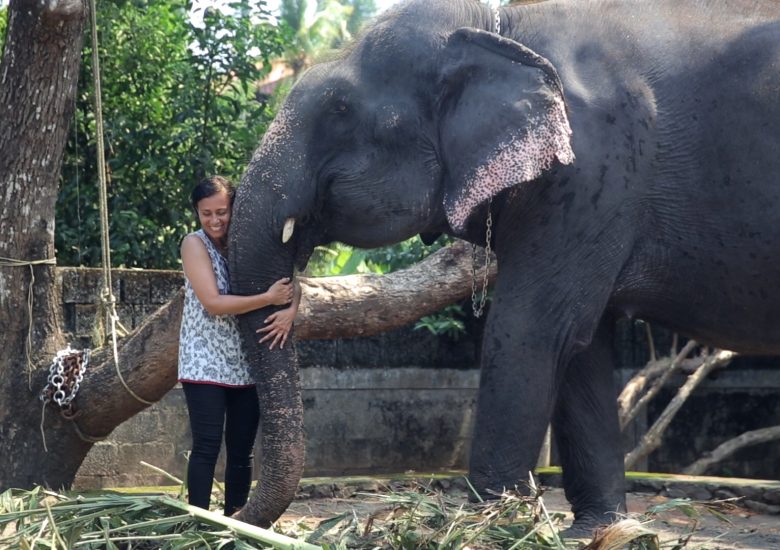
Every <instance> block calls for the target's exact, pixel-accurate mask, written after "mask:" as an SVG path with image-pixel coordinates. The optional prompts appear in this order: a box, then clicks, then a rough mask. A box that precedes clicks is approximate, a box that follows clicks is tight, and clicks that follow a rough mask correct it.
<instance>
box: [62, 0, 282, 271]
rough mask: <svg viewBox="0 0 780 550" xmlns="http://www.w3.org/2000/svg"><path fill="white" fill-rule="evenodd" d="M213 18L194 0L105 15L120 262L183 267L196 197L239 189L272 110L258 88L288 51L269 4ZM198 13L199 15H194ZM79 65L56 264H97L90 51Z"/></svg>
mask: <svg viewBox="0 0 780 550" xmlns="http://www.w3.org/2000/svg"><path fill="white" fill-rule="evenodd" d="M228 7H229V13H223V12H221V11H219V10H216V9H208V10H206V11H205V13H203V20H202V24H200V23H196V18H194V17H193V18H191V17H190V12H191V11H192V2H191V1H190V0H133V1H123V0H120V1H118V2H115V3H107V4H101V7H100V10H99V13H98V26H99V32H100V53H101V73H102V74H101V80H102V86H101V87H102V91H103V94H102V95H103V118H104V129H105V130H104V131H105V142H106V158H107V162H108V172H109V177H110V183H109V191H108V193H109V220H110V234H111V248H112V254H113V258H112V260H113V262H112V263H113V264H114V265H125V266H129V267H130V266H140V267H147V268H154V267H156V268H170V267H176V266H177V265H178V257H179V253H178V248H179V243H180V241H181V238H182V237H183V236H184V235H186V234H187V233H188V232H189V231H191V230H192V229H193V228H194V227H195V225H196V224H195V219H194V217H193V216H192V214H191V213H190V208H189V206H188V196H189V192H190V189H191V188H192V187H193V186H194V185H195V183H197V181H198V180H199V179H200V178H202V177H203V176H204V175H207V174H214V173H218V174H222V175H225V176H227V177H229V178H231V179H233V180H234V181H235V180H237V179H238V178H239V176H240V175H241V173H242V171H243V169H244V167H245V166H246V163H247V161H248V159H249V157H250V156H251V152H252V150H253V149H254V148H255V146H256V145H257V143H258V142H259V140H260V137H261V136H262V133H263V131H264V130H265V128H266V126H267V124H268V122H269V121H270V119H271V117H272V115H273V113H272V112H271V110H270V108H269V107H268V106H267V105H265V104H264V103H261V102H259V101H257V100H256V99H255V90H254V85H255V83H256V82H257V81H258V80H260V79H261V77H262V76H263V75H264V74H265V72H266V71H267V69H265V68H267V67H270V62H269V60H270V59H272V58H275V57H278V56H279V55H280V53H281V51H282V50H283V49H284V47H285V45H286V42H285V36H284V35H283V34H282V33H281V32H280V31H279V29H278V28H277V27H275V26H273V25H271V24H270V23H268V21H267V16H268V13H267V9H266V7H265V2H264V1H262V0H238V1H235V2H232V3H230V4H229V5H228ZM196 15H198V14H196ZM87 42H88V43H87V47H86V48H85V51H84V54H83V59H82V71H81V75H80V78H79V90H78V95H77V98H76V112H75V115H74V121H73V123H72V131H71V137H70V139H69V141H68V145H67V149H66V153H65V159H64V163H63V171H62V184H61V189H60V197H59V201H58V205H57V219H56V223H57V234H56V246H57V256H58V261H59V263H60V265H92V266H94V265H99V263H100V261H101V260H100V223H99V212H98V210H97V204H98V200H97V199H98V191H97V175H96V174H97V168H96V160H95V157H96V144H95V119H94V114H93V112H94V111H93V106H92V97H93V84H92V63H91V55H92V53H91V49H90V48H91V45H90V44H89V40H88V41H87Z"/></svg>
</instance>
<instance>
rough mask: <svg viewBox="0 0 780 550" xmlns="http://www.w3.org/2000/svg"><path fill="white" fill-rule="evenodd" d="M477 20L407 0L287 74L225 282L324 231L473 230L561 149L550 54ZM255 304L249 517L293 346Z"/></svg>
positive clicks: (250, 329) (279, 479) (297, 456)
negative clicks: (259, 434)
mask: <svg viewBox="0 0 780 550" xmlns="http://www.w3.org/2000/svg"><path fill="white" fill-rule="evenodd" d="M492 21H493V19H492V17H491V12H490V10H489V8H488V7H487V6H484V5H481V4H479V3H478V2H473V1H471V2H470V1H465V0H462V1H445V0H439V1H432V0H418V1H414V2H410V3H407V4H404V5H402V6H400V7H398V8H397V9H396V10H395V11H392V12H391V13H389V14H388V15H386V16H384V17H383V18H381V19H380V20H378V21H377V22H376V23H375V24H374V26H373V27H372V28H371V29H370V30H369V31H368V32H367V33H366V34H365V35H364V36H363V37H362V38H361V39H359V40H358V41H357V42H356V43H355V44H354V45H353V46H352V47H351V48H349V49H347V50H346V51H345V52H343V54H342V55H341V57H340V58H339V59H337V60H335V61H331V62H328V63H324V64H321V65H318V66H315V67H314V68H312V69H311V70H309V71H308V72H307V73H306V74H305V75H304V76H303V77H302V78H301V80H300V81H299V82H298V83H297V84H296V85H295V86H294V88H293V89H292V91H291V92H290V94H289V96H288V98H287V100H286V101H285V103H284V105H283V107H282V108H281V109H280V111H279V114H278V115H277V117H276V119H275V120H274V122H273V123H272V125H271V126H270V127H269V129H268V131H267V132H266V135H265V137H264V139H263V141H262V143H261V145H260V147H259V148H258V149H257V151H256V152H255V154H254V156H253V158H252V161H251V163H250V165H249V168H248V169H247V172H246V174H245V175H244V178H243V181H242V184H241V186H240V188H239V191H238V196H237V198H236V204H235V210H234V215H233V222H232V225H231V237H230V250H231V276H232V279H233V289H234V292H238V293H241V294H247V293H254V292H261V291H263V290H265V289H266V288H267V287H268V286H269V285H270V284H271V283H272V282H273V281H275V280H276V279H278V278H279V277H282V276H289V275H290V274H291V272H292V269H293V264H294V263H297V264H298V265H299V266H300V265H304V264H305V263H306V261H307V259H308V257H309V255H310V253H311V251H312V250H313V248H314V246H316V245H318V244H321V243H325V242H330V241H333V240H338V241H342V242H345V243H348V244H352V245H355V246H360V247H374V246H380V245H384V244H388V243H391V242H397V241H400V240H403V239H406V238H408V237H411V236H413V235H415V234H417V233H421V232H426V233H436V232H447V233H450V234H453V235H457V236H462V237H466V238H471V239H472V240H475V239H478V238H479V237H477V236H476V235H478V232H477V231H476V230H475V229H476V227H477V225H478V224H477V223H473V221H472V220H473V219H474V218H476V217H477V216H473V214H474V213H475V212H476V211H478V210H479V209H480V207H482V210H483V213H484V207H485V204H486V202H487V200H488V199H489V198H491V197H493V196H495V195H497V194H498V193H499V192H501V191H502V190H504V189H507V188H509V187H511V186H515V185H520V184H523V183H524V182H530V181H532V180H534V179H536V178H538V177H539V176H540V174H542V172H543V171H544V170H546V169H548V168H549V167H550V166H551V165H552V164H553V162H554V161H555V160H556V159H558V160H559V161H561V162H563V163H567V162H570V161H571V160H572V158H573V154H572V151H571V148H570V146H569V134H570V129H569V124H568V120H567V118H566V112H565V107H564V101H563V93H562V89H561V84H560V81H559V79H558V76H557V74H556V72H555V70H554V69H553V67H552V65H550V64H549V63H548V62H547V61H546V60H545V59H543V58H542V57H540V56H538V55H536V54H535V53H534V52H532V51H530V50H529V49H527V48H525V47H524V46H522V45H521V44H519V43H517V42H515V41H513V40H510V39H506V38H502V37H499V36H497V35H495V34H493V33H491V32H489V31H486V30H480V29H490V28H491V27H492ZM478 217H479V218H480V220H484V216H478ZM481 223H482V222H480V224H481ZM293 224H294V230H293V231H292V234H290V230H291V229H292V227H293ZM472 226H473V227H472ZM483 238H484V237H483ZM266 314H267V312H263V311H260V312H253V313H252V314H248V315H246V316H245V317H244V318H243V319H242V322H241V326H242V332H243V334H244V338H245V343H246V345H248V346H249V347H250V361H251V362H253V364H254V365H256V367H257V369H258V387H259V389H260V391H261V402H262V403H263V405H262V406H263V437H264V443H263V445H264V446H263V463H264V467H263V474H262V476H261V483H262V485H261V489H260V493H258V494H256V495H255V496H254V498H253V500H252V501H251V503H250V507H249V508H248V509H247V510H248V512H247V514H250V513H257V514H259V516H258V517H254V516H250V515H245V517H247V518H249V519H254V520H255V521H258V519H259V520H260V521H261V522H264V521H272V520H274V519H275V517H276V516H277V515H278V514H281V512H282V511H284V509H285V508H286V506H287V504H288V503H289V501H290V499H291V498H292V496H293V494H294V491H295V488H296V486H297V482H298V477H299V476H300V473H301V471H302V467H303V462H302V461H303V448H302V447H303V437H302V421H301V418H300V415H301V414H302V408H301V405H300V395H299V394H298V391H299V390H298V382H297V372H296V369H295V366H294V358H293V357H292V356H291V355H290V354H289V351H288V350H284V351H282V352H280V351H278V350H274V351H272V352H267V351H266V350H263V349H261V348H260V347H259V346H257V344H256V343H255V342H256V340H257V338H256V337H255V334H254V329H255V328H256V327H257V326H259V325H260V324H262V319H264V317H265V315H266ZM261 354H262V355H264V356H262V357H261ZM296 476H298V477H296ZM260 503H261V504H260ZM252 507H254V508H252ZM253 509H254V510H255V511H254V512H252V510H253Z"/></svg>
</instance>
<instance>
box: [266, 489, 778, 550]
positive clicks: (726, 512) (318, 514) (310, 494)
mask: <svg viewBox="0 0 780 550" xmlns="http://www.w3.org/2000/svg"><path fill="white" fill-rule="evenodd" d="M706 479H707V480H708V481H707V483H706V485H708V486H711V481H709V480H711V479H712V478H706ZM393 483H395V485H393ZM701 485H702V487H703V486H704V485H705V482H704V481H703V482H702V483H701ZM436 488H437V489H440V488H443V489H444V491H446V493H447V495H448V496H450V497H452V498H455V499H458V498H462V501H463V502H466V501H467V499H466V491H465V490H464V488H463V487H460V486H458V483H456V482H453V481H452V480H440V481H437V482H436ZM409 489H410V486H409V485H408V483H398V482H390V484H386V483H385V482H383V481H381V480H379V481H378V480H373V481H368V482H365V481H364V482H359V483H346V482H344V481H339V478H331V479H329V480H327V481H322V480H320V481H319V482H317V483H309V484H308V485H307V484H306V483H304V484H303V485H302V490H301V493H300V495H299V496H300V498H299V499H297V500H296V501H295V502H293V504H292V505H291V506H290V508H289V509H288V511H287V512H286V513H285V514H284V515H283V516H282V518H281V520H280V524H279V527H280V528H281V529H282V531H284V530H285V527H288V528H291V527H292V526H294V525H297V526H298V528H300V525H301V524H302V523H303V524H306V525H309V526H311V527H312V528H314V527H315V526H316V525H317V524H319V523H320V522H321V521H323V520H325V519H328V518H334V517H336V516H338V515H339V514H343V513H345V512H348V513H349V514H350V516H353V515H354V517H357V518H358V521H360V522H361V523H362V524H366V523H367V522H369V518H371V517H372V516H373V517H376V518H379V517H382V516H383V515H387V514H389V513H391V512H392V511H393V508H394V506H393V505H392V504H388V502H387V501H386V500H384V499H383V498H382V495H383V494H386V493H387V492H388V491H389V492H396V491H405V490H409ZM676 496H681V495H676ZM542 499H543V501H544V504H545V507H546V509H547V510H548V511H549V512H551V513H553V512H561V513H565V519H564V520H563V525H562V528H565V527H567V526H568V525H569V524H570V522H571V514H570V513H569V512H568V509H569V505H568V503H567V502H566V500H565V498H564V495H563V490H562V489H558V488H545V490H544V493H543V496H542ZM627 500H628V507H629V513H630V514H643V513H645V512H647V510H648V509H650V508H652V507H654V506H657V505H659V504H663V503H668V502H670V501H672V497H671V496H662V495H658V494H649V493H629V494H628V499H627ZM736 502H737V503H738V504H736V505H734V504H727V505H724V506H722V507H721V508H720V509H719V510H720V513H721V517H722V519H721V518H719V517H718V516H716V515H714V514H711V513H709V512H707V511H706V508H705V507H697V510H699V511H700V513H699V514H697V515H696V517H693V518H691V517H688V516H687V515H685V513H683V511H682V510H681V509H680V508H675V509H673V510H672V511H669V512H665V513H663V514H660V515H659V516H657V517H656V519H655V520H654V521H653V522H652V523H651V524H649V525H648V527H649V528H650V529H652V530H653V531H655V532H656V533H657V534H658V537H659V540H660V542H661V543H662V548H671V547H673V546H674V545H675V541H678V540H679V539H681V537H682V538H683V539H684V538H685V537H686V536H688V535H689V534H691V533H693V534H692V536H691V538H690V540H689V541H688V544H687V546H685V548H686V549H711V550H721V549H729V550H731V549H740V550H749V549H750V550H753V549H755V550H767V549H780V515H777V514H776V513H775V514H772V513H768V512H770V511H774V512H776V510H774V509H773V507H771V506H770V507H766V508H764V509H762V510H761V511H756V510H755V509H753V510H751V509H749V508H747V507H745V506H744V505H740V504H739V502H740V501H736ZM754 508H755V506H754Z"/></svg>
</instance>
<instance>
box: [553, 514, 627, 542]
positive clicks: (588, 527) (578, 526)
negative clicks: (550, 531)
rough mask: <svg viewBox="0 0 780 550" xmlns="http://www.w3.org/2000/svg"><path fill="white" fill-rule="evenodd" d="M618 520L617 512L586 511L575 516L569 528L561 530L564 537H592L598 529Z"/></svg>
mask: <svg viewBox="0 0 780 550" xmlns="http://www.w3.org/2000/svg"><path fill="white" fill-rule="evenodd" d="M617 520H618V516H617V514H615V512H611V511H609V512H602V513H598V512H586V513H579V514H577V515H576V516H575V518H574V521H573V522H572V524H571V526H570V527H569V528H568V529H564V530H563V531H561V534H560V535H561V538H564V539H588V540H590V539H592V538H593V537H594V535H595V533H596V532H597V531H598V530H601V529H604V528H605V527H608V526H609V525H611V524H612V523H614V522H615V521H617Z"/></svg>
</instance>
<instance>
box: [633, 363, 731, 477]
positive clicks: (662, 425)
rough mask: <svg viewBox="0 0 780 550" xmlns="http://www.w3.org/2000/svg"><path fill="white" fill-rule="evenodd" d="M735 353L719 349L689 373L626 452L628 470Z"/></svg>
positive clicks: (661, 435)
mask: <svg viewBox="0 0 780 550" xmlns="http://www.w3.org/2000/svg"><path fill="white" fill-rule="evenodd" d="M736 355H737V354H736V353H734V352H733V351H726V350H720V351H718V352H716V353H714V354H712V355H710V356H709V357H707V359H706V361H704V363H703V364H702V366H701V367H699V369H698V370H697V371H696V372H695V373H693V374H692V375H690V376H689V377H688V379H687V380H686V381H685V384H683V386H682V387H681V388H680V389H679V391H678V392H677V395H675V396H674V399H672V401H671V402H670V403H669V405H667V407H666V409H664V412H663V413H661V416H659V417H658V420H656V421H655V423H654V424H653V426H652V427H651V428H650V429H649V430H648V431H647V433H646V434H645V435H644V436H643V437H642V440H641V441H640V442H639V444H638V445H637V447H636V448H635V449H634V450H633V451H631V452H630V453H628V454H627V455H626V458H625V467H626V470H630V469H631V468H632V467H633V466H634V465H635V464H636V463H637V462H639V461H640V460H642V459H643V458H645V457H646V456H647V455H649V454H650V453H651V452H653V451H654V450H656V449H657V448H658V447H659V446H660V445H661V440H662V438H663V434H664V432H665V431H666V428H668V427H669V423H670V422H671V421H672V418H674V416H675V415H676V414H677V411H679V410H680V408H681V407H682V406H683V403H685V401H686V400H687V399H688V397H689V396H690V395H691V392H693V390H694V389H695V388H696V387H697V386H698V385H699V384H700V383H701V382H702V381H703V380H704V379H705V378H706V377H707V375H708V374H709V373H710V372H712V371H713V370H714V369H715V368H717V367H719V366H722V365H724V364H728V363H729V362H730V361H731V360H732V359H733V358H734V357H735V356H736Z"/></svg>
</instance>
